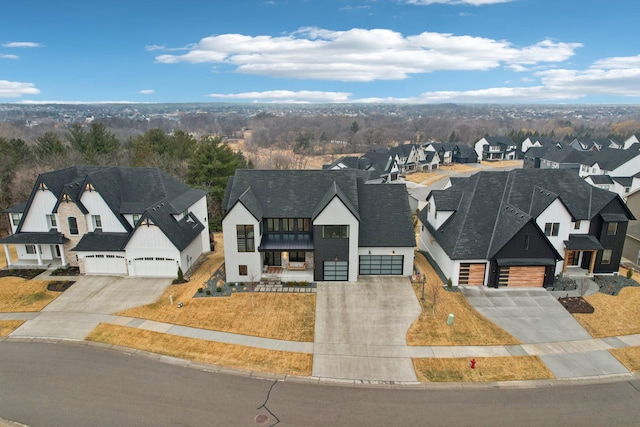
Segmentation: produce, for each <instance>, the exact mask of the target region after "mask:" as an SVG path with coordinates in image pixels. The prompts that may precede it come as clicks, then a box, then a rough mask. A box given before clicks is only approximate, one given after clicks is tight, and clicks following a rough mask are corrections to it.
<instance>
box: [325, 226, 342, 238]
mask: <svg viewBox="0 0 640 427" xmlns="http://www.w3.org/2000/svg"><path fill="white" fill-rule="evenodd" d="M322 238H323V239H348V238H349V226H348V225H323V226H322Z"/></svg>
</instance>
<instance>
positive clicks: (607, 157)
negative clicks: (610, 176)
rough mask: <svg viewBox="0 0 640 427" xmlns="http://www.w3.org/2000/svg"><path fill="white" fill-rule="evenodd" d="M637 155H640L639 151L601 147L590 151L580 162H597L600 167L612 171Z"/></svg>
mask: <svg viewBox="0 0 640 427" xmlns="http://www.w3.org/2000/svg"><path fill="white" fill-rule="evenodd" d="M638 156H640V151H630V150H618V149H616V148H603V149H602V150H600V151H595V152H593V153H590V155H589V156H588V157H587V158H585V159H584V161H582V162H581V163H582V164H583V165H587V166H593V165H595V164H596V163H597V164H598V166H600V168H601V169H604V170H607V171H612V170H614V169H616V168H618V167H619V166H621V165H623V164H625V163H626V162H628V161H629V160H631V159H634V158H635V157H638Z"/></svg>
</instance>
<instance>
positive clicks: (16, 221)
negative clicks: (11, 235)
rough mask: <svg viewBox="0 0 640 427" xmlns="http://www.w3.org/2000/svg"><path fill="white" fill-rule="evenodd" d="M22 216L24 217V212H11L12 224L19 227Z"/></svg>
mask: <svg viewBox="0 0 640 427" xmlns="http://www.w3.org/2000/svg"><path fill="white" fill-rule="evenodd" d="M20 218H22V214H19V213H12V214H11V224H12V225H13V226H14V227H17V226H18V224H20Z"/></svg>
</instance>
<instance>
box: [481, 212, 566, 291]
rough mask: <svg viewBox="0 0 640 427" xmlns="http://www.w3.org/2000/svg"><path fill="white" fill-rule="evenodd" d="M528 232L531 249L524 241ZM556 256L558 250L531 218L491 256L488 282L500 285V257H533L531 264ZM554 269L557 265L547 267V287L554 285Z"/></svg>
mask: <svg viewBox="0 0 640 427" xmlns="http://www.w3.org/2000/svg"><path fill="white" fill-rule="evenodd" d="M527 234H528V235H529V249H527V250H525V245H524V243H525V236H526V235H527ZM556 256H557V255H556V251H555V249H554V248H553V246H552V245H551V243H549V241H548V240H547V238H546V236H545V235H544V234H543V233H542V231H540V229H539V228H538V226H537V225H536V224H534V222H533V220H531V221H529V222H528V223H527V224H525V226H524V227H522V229H521V230H520V231H519V232H518V233H517V234H516V235H515V236H513V238H512V239H511V240H510V241H509V242H507V244H505V245H504V246H503V247H502V249H500V250H499V251H498V252H497V253H496V255H495V256H494V257H493V258H491V260H490V261H491V263H490V265H489V267H490V270H489V279H488V282H487V284H488V285H489V286H492V287H496V288H497V287H498V279H499V269H498V263H497V260H498V259H500V258H523V259H527V258H531V260H532V261H531V265H536V262H535V260H536V259H540V258H546V259H556ZM554 270H555V266H550V267H547V269H546V271H545V277H544V286H545V287H546V286H551V285H553V279H554V277H553V273H554Z"/></svg>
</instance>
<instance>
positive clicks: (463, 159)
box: [453, 144, 478, 163]
mask: <svg viewBox="0 0 640 427" xmlns="http://www.w3.org/2000/svg"><path fill="white" fill-rule="evenodd" d="M453 163H478V155H477V154H476V151H475V150H474V149H473V148H471V147H469V146H468V145H464V144H456V146H455V148H454V150H453Z"/></svg>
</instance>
